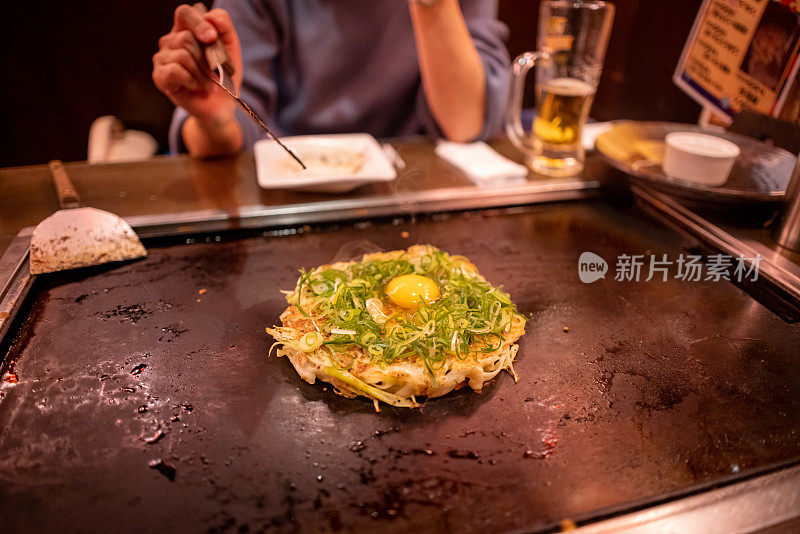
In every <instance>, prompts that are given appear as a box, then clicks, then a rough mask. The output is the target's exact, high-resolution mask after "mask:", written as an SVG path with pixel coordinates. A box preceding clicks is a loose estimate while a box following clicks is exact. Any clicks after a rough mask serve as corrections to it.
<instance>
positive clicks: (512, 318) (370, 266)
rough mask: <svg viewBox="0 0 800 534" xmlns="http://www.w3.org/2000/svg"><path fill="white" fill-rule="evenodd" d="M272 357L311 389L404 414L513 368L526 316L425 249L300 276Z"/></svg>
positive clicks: (464, 262)
mask: <svg viewBox="0 0 800 534" xmlns="http://www.w3.org/2000/svg"><path fill="white" fill-rule="evenodd" d="M285 293H286V300H287V302H288V303H289V307H288V308H287V309H286V310H285V311H284V312H283V313H282V314H281V316H280V319H281V323H282V326H275V327H271V328H270V327H268V328H267V332H268V333H270V334H271V335H272V336H273V337H274V338H275V341H276V343H275V345H273V347H275V346H278V347H279V348H278V349H277V354H278V356H286V357H288V358H289V360H290V361H291V363H292V365H293V366H294V368H295V370H297V373H298V374H299V375H300V376H301V377H302V378H303V379H304V380H305V381H306V382H309V383H311V384H313V383H314V382H315V381H316V380H317V379H320V380H323V381H325V382H328V383H330V384H332V385H333V386H334V388H335V390H336V392H337V393H339V394H341V395H343V396H345V397H351V398H352V397H355V396H357V395H361V396H364V397H367V398H370V399H372V400H373V402H374V403H375V408H376V409H378V401H381V402H385V403H387V404H391V405H393V406H401V407H418V406H420V404H419V401H418V399H417V397H423V396H424V397H428V398H432V397H440V396H442V395H445V394H446V393H449V392H450V391H452V390H454V389H459V388H461V387H463V386H464V385H469V386H470V387H471V388H472V389H474V390H476V391H480V390H481V388H482V387H483V385H484V383H486V382H487V381H489V380H491V379H493V378H494V377H495V376H496V375H497V374H498V373H499V372H500V371H502V370H503V369H508V370H509V372H510V373H511V374H512V375H513V376H514V379H515V380H516V378H517V377H516V374H515V373H514V368H513V362H514V357H515V356H516V353H517V349H518V345H517V344H516V341H517V340H518V339H519V338H520V337H521V336H522V335H523V334H524V333H525V318H524V317H523V316H522V315H521V314H520V313H519V311H517V308H516V306H515V305H514V304H513V303H512V302H511V300H510V298H509V296H508V294H507V293H504V292H503V291H502V290H501V289H500V288H497V287H494V286H492V285H491V284H489V283H488V282H487V281H486V279H484V278H483V277H482V276H481V275H480V274H479V273H478V270H477V268H476V267H475V265H473V264H472V263H471V262H470V261H469V260H468V259H467V258H465V257H463V256H451V255H449V254H447V253H446V252H443V251H441V250H439V249H437V248H435V247H433V246H430V245H414V246H412V247H410V248H409V249H408V250H395V251H392V252H377V253H373V254H366V255H364V257H363V258H362V260H361V261H351V262H338V263H333V264H330V265H322V266H320V267H317V268H315V269H313V270H311V271H305V270H301V271H300V278H299V280H298V281H297V285H296V286H295V288H294V290H293V291H286V292H285Z"/></svg>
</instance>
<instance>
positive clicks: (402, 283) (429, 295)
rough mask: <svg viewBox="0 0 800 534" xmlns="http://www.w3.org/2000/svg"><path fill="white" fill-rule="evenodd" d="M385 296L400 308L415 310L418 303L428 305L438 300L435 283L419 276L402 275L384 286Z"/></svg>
mask: <svg viewBox="0 0 800 534" xmlns="http://www.w3.org/2000/svg"><path fill="white" fill-rule="evenodd" d="M386 296H387V297H389V300H391V301H392V302H393V303H395V304H396V305H397V306H400V307H401V308H406V309H416V308H417V307H418V306H419V304H420V302H422V301H425V303H426V304H430V303H432V302H433V301H435V300H436V299H438V298H439V286H437V285H436V282H434V281H433V280H431V279H430V278H428V277H427V276H422V275H419V274H404V275H402V276H398V277H397V278H393V279H392V280H391V281H390V282H389V283H388V284H386Z"/></svg>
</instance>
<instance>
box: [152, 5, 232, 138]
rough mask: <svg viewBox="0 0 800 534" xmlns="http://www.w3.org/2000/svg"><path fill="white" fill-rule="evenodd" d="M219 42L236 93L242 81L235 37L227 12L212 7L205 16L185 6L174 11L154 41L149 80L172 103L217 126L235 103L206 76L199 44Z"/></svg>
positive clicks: (204, 121) (229, 116) (230, 117)
mask: <svg viewBox="0 0 800 534" xmlns="http://www.w3.org/2000/svg"><path fill="white" fill-rule="evenodd" d="M217 38H219V39H220V41H222V44H223V45H224V46H225V50H226V51H227V53H228V56H230V58H231V62H232V63H233V67H234V69H235V74H234V76H233V81H234V84H235V86H236V91H237V92H238V90H239V87H241V84H242V54H241V48H240V45H239V37H238V35H237V34H236V30H235V29H234V27H233V23H232V22H231V19H230V17H229V16H228V13H227V12H226V11H225V10H222V9H212V10H211V11H209V12H208V13H206V14H205V15H201V14H200V13H199V12H198V11H197V10H195V9H194V8H193V7H191V6H189V5H185V4H184V5H181V6H178V8H177V9H176V10H175V20H174V23H173V26H172V30H170V32H169V33H168V34H166V35H164V36H163V37H161V39H159V41H158V48H159V50H158V52H156V54H155V55H154V56H153V82H154V83H155V84H156V87H158V89H159V90H160V91H161V92H162V93H164V94H165V95H167V97H168V98H169V99H170V100H171V101H172V103H173V104H175V105H176V106H180V107H182V108H184V109H186V111H188V112H189V114H190V115H192V116H194V117H195V118H196V119H197V120H198V121H200V123H203V124H207V125H209V126H210V125H219V124H223V123H225V122H228V121H230V120H232V119H233V111H234V108H235V105H236V104H235V102H234V101H233V99H231V97H230V96H229V95H228V94H227V93H226V92H225V91H224V90H223V89H222V88H221V87H219V86H218V85H217V84H215V83H214V82H213V81H211V79H210V78H209V75H210V74H211V71H210V68H209V65H208V62H207V61H206V59H205V56H204V54H203V50H202V46H201V43H203V44H211V43H213V42H214V41H215V40H216V39H217Z"/></svg>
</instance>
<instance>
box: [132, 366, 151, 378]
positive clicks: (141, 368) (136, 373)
mask: <svg viewBox="0 0 800 534" xmlns="http://www.w3.org/2000/svg"><path fill="white" fill-rule="evenodd" d="M145 367H147V364H146V363H140V364H139V365H137V366H136V367H134V368H133V369H131V374H132V375H133V376H139V375H140V374H142V371H144V369H145Z"/></svg>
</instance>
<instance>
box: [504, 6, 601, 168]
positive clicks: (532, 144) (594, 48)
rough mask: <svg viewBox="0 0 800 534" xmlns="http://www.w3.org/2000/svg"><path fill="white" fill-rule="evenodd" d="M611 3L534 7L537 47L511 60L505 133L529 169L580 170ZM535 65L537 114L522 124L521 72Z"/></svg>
mask: <svg viewBox="0 0 800 534" xmlns="http://www.w3.org/2000/svg"><path fill="white" fill-rule="evenodd" d="M613 21H614V6H613V4H610V3H609V2H602V1H588V0H587V1H581V0H568V1H567V0H547V1H544V2H542V3H541V8H540V10H539V35H538V38H537V43H536V44H537V48H538V52H525V53H524V54H521V55H520V56H519V57H517V58H516V59H515V60H514V63H513V65H512V80H511V94H510V98H509V101H508V111H507V115H506V133H507V134H508V137H509V138H510V139H511V142H512V143H514V145H515V146H516V147H517V148H519V149H520V151H522V153H523V154H524V155H525V163H526V164H527V165H528V167H529V168H530V169H531V170H533V171H534V172H537V173H540V174H544V175H546V176H554V177H555V176H573V175H575V174H578V173H579V172H581V170H583V162H584V151H583V146H582V145H581V131H582V130H583V125H584V124H585V122H586V117H587V116H588V114H589V108H590V107H591V105H592V100H593V99H594V94H595V91H596V90H597V84H598V82H599V81H600V74H601V72H602V71H603V59H604V58H605V55H606V46H607V45H608V37H609V35H610V34H611V24H612V22H613ZM534 65H535V66H536V71H535V74H536V103H537V111H538V113H537V116H536V117H535V119H534V121H533V130H532V131H531V132H526V131H525V130H524V128H523V126H522V121H521V118H520V115H521V113H522V95H523V93H524V90H525V77H526V75H527V74H528V71H529V70H530V69H531V68H532V67H533V66H534Z"/></svg>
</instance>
